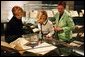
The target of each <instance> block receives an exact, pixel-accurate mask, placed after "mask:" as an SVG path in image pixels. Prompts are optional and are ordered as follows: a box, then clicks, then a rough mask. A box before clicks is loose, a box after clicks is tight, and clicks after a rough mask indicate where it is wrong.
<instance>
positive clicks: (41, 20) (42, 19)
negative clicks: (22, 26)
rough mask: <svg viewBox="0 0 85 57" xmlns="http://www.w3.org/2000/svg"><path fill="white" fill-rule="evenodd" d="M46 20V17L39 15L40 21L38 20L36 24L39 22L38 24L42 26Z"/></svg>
mask: <svg viewBox="0 0 85 57" xmlns="http://www.w3.org/2000/svg"><path fill="white" fill-rule="evenodd" d="M46 19H47V18H46V15H41V16H40V19H39V20H38V22H39V23H40V24H43V22H44V21H46Z"/></svg>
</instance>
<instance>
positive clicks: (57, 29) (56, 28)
mask: <svg viewBox="0 0 85 57" xmlns="http://www.w3.org/2000/svg"><path fill="white" fill-rule="evenodd" d="M54 30H55V31H62V30H63V29H62V28H60V27H54Z"/></svg>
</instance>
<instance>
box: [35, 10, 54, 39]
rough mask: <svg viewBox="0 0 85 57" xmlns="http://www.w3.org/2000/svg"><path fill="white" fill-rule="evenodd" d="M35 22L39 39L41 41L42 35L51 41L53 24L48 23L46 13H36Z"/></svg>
mask: <svg viewBox="0 0 85 57" xmlns="http://www.w3.org/2000/svg"><path fill="white" fill-rule="evenodd" d="M37 22H38V28H39V29H40V32H39V36H40V37H39V38H40V39H42V36H41V34H43V36H45V39H51V38H52V35H53V34H54V30H53V24H52V22H51V21H49V19H48V15H47V12H46V11H44V10H41V11H39V12H38V15H37ZM41 32H42V33H41Z"/></svg>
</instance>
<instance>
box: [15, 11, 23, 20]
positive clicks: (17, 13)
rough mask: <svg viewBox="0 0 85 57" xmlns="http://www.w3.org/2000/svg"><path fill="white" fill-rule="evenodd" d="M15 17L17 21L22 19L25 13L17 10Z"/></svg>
mask: <svg viewBox="0 0 85 57" xmlns="http://www.w3.org/2000/svg"><path fill="white" fill-rule="evenodd" d="M15 16H16V18H17V19H21V18H22V16H23V12H22V11H21V10H16V14H15Z"/></svg>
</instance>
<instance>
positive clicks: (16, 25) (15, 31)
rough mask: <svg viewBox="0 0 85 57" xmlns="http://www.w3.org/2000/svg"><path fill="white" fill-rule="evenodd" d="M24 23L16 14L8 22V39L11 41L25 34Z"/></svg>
mask: <svg viewBox="0 0 85 57" xmlns="http://www.w3.org/2000/svg"><path fill="white" fill-rule="evenodd" d="M22 27H23V24H22V21H21V19H17V18H16V17H15V16H13V17H12V19H11V20H10V21H9V22H8V24H7V28H6V38H5V39H6V41H7V42H11V41H14V40H15V39H17V38H18V37H20V36H21V35H22V34H23V30H22Z"/></svg>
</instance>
